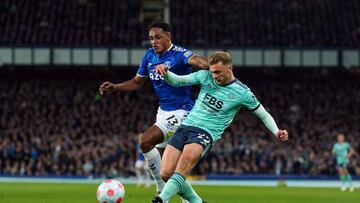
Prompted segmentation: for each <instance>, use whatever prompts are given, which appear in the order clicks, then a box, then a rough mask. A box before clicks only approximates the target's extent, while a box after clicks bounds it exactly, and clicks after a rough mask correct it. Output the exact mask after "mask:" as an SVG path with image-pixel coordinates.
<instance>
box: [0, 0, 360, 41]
mask: <svg viewBox="0 0 360 203" xmlns="http://www.w3.org/2000/svg"><path fill="white" fill-rule="evenodd" d="M141 3H142V1H141V0H132V1H125V0H119V1H117V0H64V1H62V3H61V4H52V3H50V2H49V1H45V0H16V1H13V0H3V1H2V2H1V5H0V11H1V12H0V24H1V25H2V26H1V27H0V43H1V44H12V45H34V44H35V45H39V44H47V45H68V46H76V45H86V46H101V45H102V46H104V45H110V46H129V45H137V46H140V45H142V44H143V41H144V40H146V39H147V28H146V25H145V24H146V23H143V21H142V19H141V18H140V17H139V16H141V15H140V13H141V9H140V8H142V7H141ZM189 8H191V9H189ZM218 8H221V9H218ZM359 10H360V2H359V1H358V0H347V1H342V0H315V1H302V0H292V1H290V2H289V1H287V0H273V1H267V0H230V1H226V2H225V1H214V0H211V1H191V0H172V1H171V2H170V11H171V12H170V13H171V20H170V21H171V24H172V26H173V30H174V32H173V36H174V42H176V43H179V44H182V45H184V46H204V47H208V46H359V45H360V12H358V11H359Z"/></svg>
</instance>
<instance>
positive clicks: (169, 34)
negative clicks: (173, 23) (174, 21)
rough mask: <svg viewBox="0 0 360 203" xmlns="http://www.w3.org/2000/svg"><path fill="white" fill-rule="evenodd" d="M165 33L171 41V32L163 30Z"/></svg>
mask: <svg viewBox="0 0 360 203" xmlns="http://www.w3.org/2000/svg"><path fill="white" fill-rule="evenodd" d="M165 35H166V37H168V38H169V40H170V41H171V32H165Z"/></svg>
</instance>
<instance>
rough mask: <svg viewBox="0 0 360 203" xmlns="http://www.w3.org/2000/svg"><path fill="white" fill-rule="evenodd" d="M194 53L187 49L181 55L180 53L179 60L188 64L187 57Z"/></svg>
mask: <svg viewBox="0 0 360 203" xmlns="http://www.w3.org/2000/svg"><path fill="white" fill-rule="evenodd" d="M193 55H194V54H193V53H192V52H191V51H189V50H185V51H184V52H183V53H182V54H181V55H180V61H181V62H182V63H183V64H188V62H189V59H190V58H191V57H192V56H193Z"/></svg>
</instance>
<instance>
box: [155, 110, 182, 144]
mask: <svg viewBox="0 0 360 203" xmlns="http://www.w3.org/2000/svg"><path fill="white" fill-rule="evenodd" d="M188 114H189V111H186V110H183V109H178V110H175V111H164V110H162V109H161V108H160V107H159V108H158V111H157V114H156V123H155V124H154V125H156V126H157V127H159V128H160V129H161V131H162V132H163V134H164V142H162V143H160V144H157V145H156V147H158V148H165V147H166V145H167V143H168V141H169V139H170V138H171V137H172V135H173V134H174V132H175V130H176V129H177V128H178V127H179V126H180V124H181V123H182V122H183V120H184V119H185V118H186V116H187V115H188Z"/></svg>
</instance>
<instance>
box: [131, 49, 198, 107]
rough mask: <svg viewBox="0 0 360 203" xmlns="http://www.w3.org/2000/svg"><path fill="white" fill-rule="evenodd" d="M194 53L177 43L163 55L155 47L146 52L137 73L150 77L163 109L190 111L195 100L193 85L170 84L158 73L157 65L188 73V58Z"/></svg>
mask: <svg viewBox="0 0 360 203" xmlns="http://www.w3.org/2000/svg"><path fill="white" fill-rule="evenodd" d="M192 55H193V53H192V52H191V51H188V50H187V49H185V48H182V47H179V46H176V45H172V46H171V47H170V49H169V50H168V51H166V52H165V53H164V54H162V55H158V54H156V53H155V51H154V49H153V48H150V49H148V50H147V51H146V53H145V54H144V56H143V58H142V60H141V64H140V66H139V69H138V71H137V75H138V76H140V77H149V78H150V80H151V82H152V84H153V86H154V89H155V93H156V94H157V95H158V97H159V105H160V108H161V109H162V110H164V111H174V110H178V109H184V110H186V111H190V110H191V109H192V107H193V106H194V103H195V101H194V95H193V92H192V87H191V86H188V87H173V86H171V85H169V84H168V83H167V82H166V81H164V79H163V78H162V76H161V75H159V74H157V73H156V71H155V70H156V66H157V65H159V64H164V65H166V66H168V67H169V69H170V70H171V72H173V73H175V74H177V75H187V74H190V73H191V66H190V65H189V64H188V60H189V58H190V57H191V56H192Z"/></svg>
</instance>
